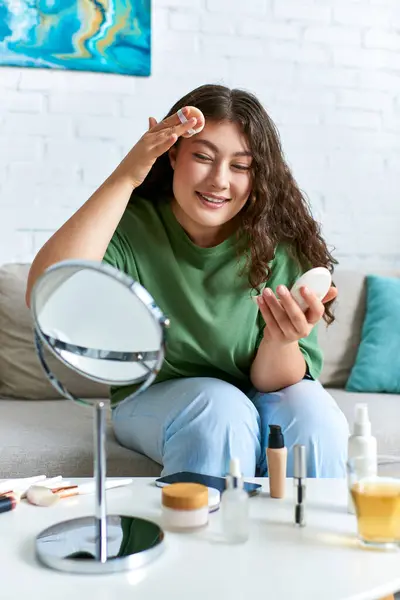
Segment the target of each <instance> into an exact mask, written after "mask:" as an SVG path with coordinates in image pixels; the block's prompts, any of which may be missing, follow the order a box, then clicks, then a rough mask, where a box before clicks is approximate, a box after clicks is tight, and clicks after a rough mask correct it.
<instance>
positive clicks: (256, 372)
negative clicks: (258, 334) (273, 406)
mask: <svg viewBox="0 0 400 600" xmlns="http://www.w3.org/2000/svg"><path fill="white" fill-rule="evenodd" d="M305 373H306V361H305V360H304V357H303V354H302V352H301V350H300V347H299V344H298V342H292V343H289V344H281V343H274V342H269V341H267V340H266V339H263V340H262V342H261V344H260V346H259V348H258V351H257V354H256V357H255V359H254V361H253V364H252V366H251V371H250V378H251V382H252V384H253V385H254V387H255V388H256V389H257V390H259V391H260V392H274V391H276V390H279V389H282V388H284V387H287V386H289V385H294V384H295V383H298V382H299V381H301V379H303V377H304V375H305Z"/></svg>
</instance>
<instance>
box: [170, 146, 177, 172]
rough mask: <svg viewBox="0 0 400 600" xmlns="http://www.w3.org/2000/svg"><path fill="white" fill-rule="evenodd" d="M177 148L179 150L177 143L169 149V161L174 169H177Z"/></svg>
mask: <svg viewBox="0 0 400 600" xmlns="http://www.w3.org/2000/svg"><path fill="white" fill-rule="evenodd" d="M177 150H178V148H177V147H176V146H175V145H174V146H172V148H170V149H169V150H168V157H169V163H170V165H171V167H172V169H175V165H176V153H177Z"/></svg>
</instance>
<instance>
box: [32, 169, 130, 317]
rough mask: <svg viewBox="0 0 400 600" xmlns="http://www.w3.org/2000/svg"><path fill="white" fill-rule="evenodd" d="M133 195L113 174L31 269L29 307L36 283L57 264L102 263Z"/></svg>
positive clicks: (124, 180)
mask: <svg viewBox="0 0 400 600" xmlns="http://www.w3.org/2000/svg"><path fill="white" fill-rule="evenodd" d="M132 191H133V187H132V183H131V182H130V181H129V180H128V179H124V178H122V177H119V176H117V175H116V173H115V172H114V173H113V174H112V175H111V176H110V177H109V178H108V179H106V181H105V182H104V183H103V184H102V185H101V186H100V187H99V188H98V189H97V190H96V192H95V193H94V194H93V195H92V196H91V197H90V198H89V200H87V202H85V204H84V205H83V206H81V208H79V210H77V211H76V213H74V214H73V215H72V217H71V218H70V219H68V221H67V222H66V223H64V225H63V226H62V227H61V228H60V229H58V231H56V232H55V233H54V234H53V235H52V237H51V238H50V239H49V240H48V241H47V242H46V244H45V245H44V246H43V247H42V248H41V250H40V251H39V252H38V254H37V255H36V257H35V259H34V261H33V263H32V265H31V269H30V271H29V276H28V283H27V288H26V303H27V305H28V306H29V304H30V295H31V291H32V288H33V285H34V283H35V281H36V280H37V278H38V277H39V276H40V275H41V274H42V273H43V272H44V271H45V270H46V269H47V268H48V267H50V266H51V265H53V264H54V263H56V262H59V261H61V260H69V259H83V260H85V259H86V260H102V258H103V256H104V254H105V252H106V250H107V246H108V244H109V243H110V240H111V238H112V236H113V234H114V232H115V230H116V228H117V226H118V223H119V222H120V220H121V217H122V215H123V214H124V211H125V209H126V206H127V204H128V202H129V199H130V196H131V193H132Z"/></svg>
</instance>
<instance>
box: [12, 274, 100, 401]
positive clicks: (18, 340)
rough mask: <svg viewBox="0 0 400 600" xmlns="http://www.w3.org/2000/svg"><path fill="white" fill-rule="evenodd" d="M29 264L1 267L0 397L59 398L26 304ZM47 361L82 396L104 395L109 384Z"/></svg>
mask: <svg viewBox="0 0 400 600" xmlns="http://www.w3.org/2000/svg"><path fill="white" fill-rule="evenodd" d="M29 267H30V265H26V264H8V265H4V266H2V267H1V268H0V397H3V398H5V397H8V398H23V399H28V400H35V399H40V400H43V399H46V400H48V399H54V398H60V396H59V394H58V393H57V392H56V390H55V389H54V388H53V386H52V385H51V384H50V383H49V382H48V380H47V379H46V376H45V374H44V372H43V370H42V367H41V365H40V363H39V360H38V358H37V356H36V352H35V348H34V343H33V323H32V317H31V312H30V310H29V309H28V308H27V306H26V304H25V289H26V281H27V277H28V272H29ZM46 358H47V359H48V363H49V366H50V368H51V369H52V370H53V371H54V373H55V374H56V375H57V376H58V377H59V378H60V380H61V382H62V383H64V384H65V385H66V387H67V388H68V389H69V390H70V391H71V392H72V393H73V394H76V395H77V396H80V397H82V398H99V397H100V398H105V397H107V396H108V387H107V386H105V385H101V384H98V383H95V382H92V381H89V380H88V379H86V378H84V377H81V376H80V375H77V374H75V373H74V372H73V371H72V370H70V369H68V368H67V367H64V366H63V365H62V364H61V363H60V362H59V361H58V360H57V359H55V358H54V357H51V356H48V355H47V354H46Z"/></svg>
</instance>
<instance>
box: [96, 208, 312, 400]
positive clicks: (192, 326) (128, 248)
mask: <svg viewBox="0 0 400 600" xmlns="http://www.w3.org/2000/svg"><path fill="white" fill-rule="evenodd" d="M244 260H245V259H244V258H243V259H240V260H239V259H238V253H237V238H236V235H233V236H231V237H229V238H228V239H226V240H224V241H223V242H222V243H221V244H219V245H217V246H214V247H212V248H201V247H199V246H196V245H195V244H194V243H193V242H192V241H191V240H190V238H189V237H188V235H187V234H186V232H185V230H184V229H183V228H182V227H181V225H180V224H179V223H178V221H177V220H176V218H175V216H174V214H173V212H172V210H171V206H170V204H169V202H159V203H152V202H150V201H148V200H144V199H142V198H139V197H136V198H135V199H134V201H133V203H131V204H129V205H128V207H127V209H126V211H125V213H124V215H123V217H122V219H121V221H120V223H119V225H118V227H117V229H116V231H115V233H114V236H113V238H112V239H111V241H110V244H109V246H108V248H107V251H106V254H105V256H104V261H105V262H107V263H109V264H111V265H113V266H114V267H116V268H117V269H119V270H121V271H123V272H125V273H127V274H128V275H130V276H131V277H132V278H133V279H135V280H136V281H139V283H141V284H142V285H143V286H144V287H145V288H146V289H147V290H148V292H149V293H150V294H151V295H152V296H153V298H154V300H155V302H156V304H157V305H158V306H159V307H160V309H161V310H162V311H163V312H164V314H165V315H166V316H167V317H168V318H169V319H170V327H169V328H168V330H167V336H166V354H165V360H164V363H163V365H162V368H161V371H160V373H159V374H158V376H157V378H156V380H155V383H159V382H161V381H166V380H168V379H174V378H179V377H216V378H219V379H222V380H224V381H227V382H229V383H232V384H234V385H235V386H237V387H238V388H240V389H242V390H244V391H246V390H248V389H249V388H250V387H251V382H250V367H251V364H252V361H253V359H254V357H255V354H256V351H257V348H258V345H259V343H260V341H261V339H262V335H263V327H264V321H263V319H262V316H261V313H260V312H259V310H258V307H257V306H256V304H255V303H254V302H253V301H252V300H251V295H254V294H256V292H255V291H251V290H250V287H249V284H248V280H247V273H246V272H244V273H242V274H240V271H241V269H242V267H243V264H244V262H243V261H244ZM270 266H271V269H272V275H271V278H270V279H269V281H268V287H271V288H272V289H273V290H274V291H275V290H276V287H277V286H278V285H279V284H285V285H287V286H288V287H289V288H290V287H291V285H292V284H293V282H294V281H295V280H296V279H297V278H298V277H299V275H300V273H301V272H300V270H299V267H298V265H297V263H296V261H294V260H293V259H292V258H290V257H289V255H288V253H287V251H286V250H285V248H284V247H283V246H279V247H278V248H277V249H276V252H275V257H274V259H273V260H272V263H271V264H270ZM299 344H300V348H301V351H302V352H303V355H304V357H305V360H306V362H307V365H308V371H309V373H310V375H311V377H313V378H314V379H317V377H318V376H319V374H320V372H321V368H322V353H321V350H320V348H319V347H318V341H317V328H316V327H314V328H313V330H312V332H311V333H310V335H309V336H308V337H307V338H304V339H301V340H300V342H299ZM134 389H135V386H123V387H114V388H112V390H111V399H112V403H116V402H119V401H121V400H123V399H124V398H125V397H126V396H128V395H129V394H130V393H131V392H132V391H133V390H134Z"/></svg>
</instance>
